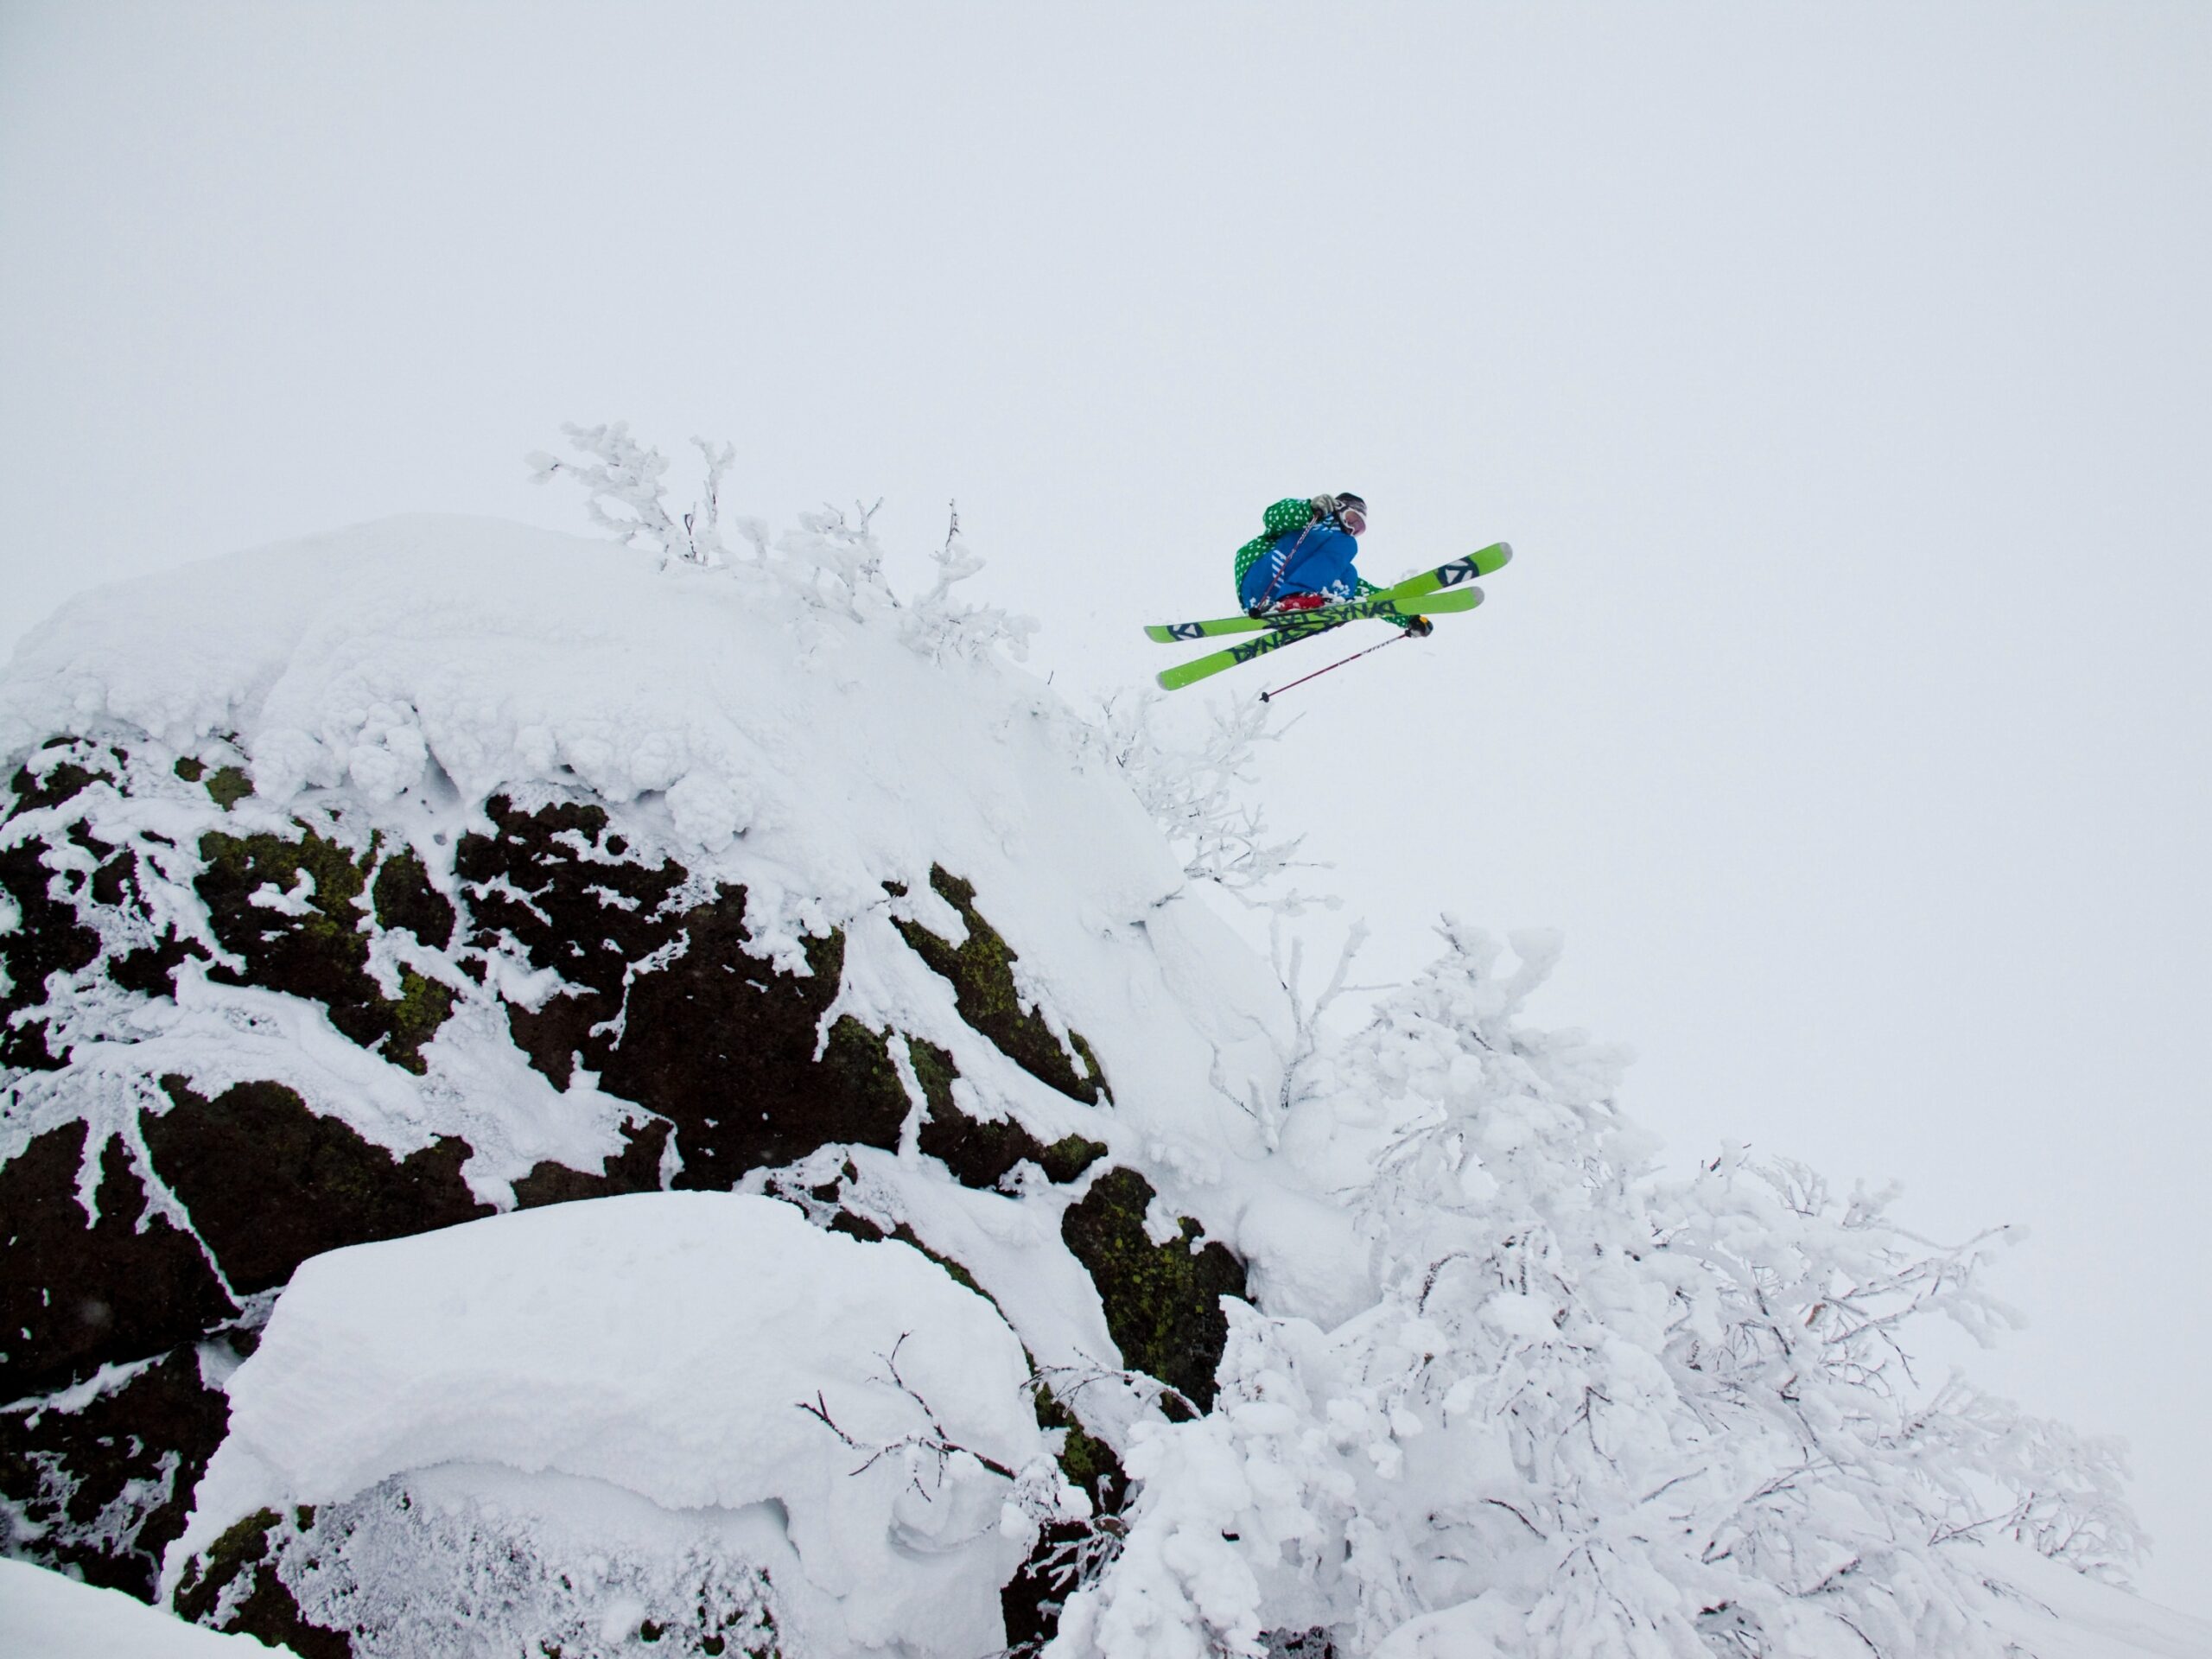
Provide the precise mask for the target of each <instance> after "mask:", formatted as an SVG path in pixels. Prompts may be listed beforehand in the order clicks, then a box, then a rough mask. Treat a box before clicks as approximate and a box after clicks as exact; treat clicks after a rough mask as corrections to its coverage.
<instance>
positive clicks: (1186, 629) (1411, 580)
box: [1145, 542, 1513, 645]
mask: <svg viewBox="0 0 2212 1659" xmlns="http://www.w3.org/2000/svg"><path fill="white" fill-rule="evenodd" d="M1512 556H1513V549H1512V548H1511V547H1510V545H1509V544H1507V543H1504V542H1493V543H1491V545H1490V546H1488V547H1486V548H1484V549H1483V550H1482V551H1480V552H1479V553H1470V554H1469V555H1468V556H1466V557H1465V558H1464V559H1454V560H1452V563H1449V564H1440V565H1438V566H1437V567H1436V569H1433V570H1424V571H1422V572H1421V574H1420V575H1417V576H1408V577H1407V578H1406V579H1405V580H1404V581H1403V582H1398V583H1396V584H1395V585H1394V586H1392V587H1389V588H1382V589H1379V590H1378V591H1376V592H1375V593H1371V594H1361V595H1360V596H1359V598H1357V599H1356V600H1354V601H1351V604H1350V605H1346V606H1335V605H1332V606H1327V607H1324V608H1323V609H1322V610H1319V611H1292V612H1288V613H1276V614H1274V615H1272V616H1259V617H1254V616H1224V617H1218V618H1216V619H1214V620H1211V621H1207V622H1154V623H1152V624H1151V625H1149V626H1147V628H1146V629H1145V636H1146V637H1147V639H1156V640H1158V641H1159V642H1160V644H1162V645H1174V644H1175V643H1177V642H1178V641H1179V640H1184V639H1215V638H1217V637H1218V636H1220V635H1222V634H1225V633H1262V632H1267V631H1268V630H1270V629H1273V628H1277V627H1280V626H1282V624H1283V620H1284V617H1285V616H1286V615H1287V616H1291V617H1297V618H1300V619H1304V618H1308V617H1315V616H1331V617H1337V616H1338V612H1339V611H1345V612H1350V614H1348V615H1344V616H1341V617H1338V620H1342V621H1346V622H1349V621H1352V620H1356V619H1357V618H1358V617H1361V616H1374V615H1378V614H1380V613H1378V612H1375V611H1359V610H1354V609H1353V608H1352V607H1355V606H1359V605H1371V604H1373V603H1374V602H1375V601H1377V600H1389V601H1398V600H1406V599H1416V598H1419V597H1420V596H1421V594H1433V593H1440V592H1442V591H1444V590H1446V589H1447V588H1456V587H1459V585H1461V584H1462V583H1464V582H1472V581H1473V580H1474V579H1475V578H1476V577H1477V576H1487V575H1491V573H1492V572H1494V571H1497V570H1500V569H1503V568H1504V566H1505V563H1506V561H1507V560H1509V559H1510V558H1511V557H1512Z"/></svg>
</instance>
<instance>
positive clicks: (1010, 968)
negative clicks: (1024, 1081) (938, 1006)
mask: <svg viewBox="0 0 2212 1659" xmlns="http://www.w3.org/2000/svg"><path fill="white" fill-rule="evenodd" d="M930 886H931V888H932V889H934V890H935V892H936V893H937V895H938V897H939V898H940V899H944V901H945V903H947V904H949V905H950V906H952V907H953V908H954V909H955V910H957V911H958V912H960V919H961V920H962V922H963V923H964V924H966V925H967V929H968V938H966V940H965V941H963V943H962V944H957V945H955V944H949V943H947V942H946V941H945V940H944V939H940V938H938V936H937V935H936V934H934V933H932V932H931V931H929V930H928V929H927V928H925V927H924V926H922V925H920V924H919V923H917V922H909V921H897V922H894V924H893V925H895V926H896V927H897V928H898V930H899V933H900V934H901V935H902V936H903V937H904V938H905V939H906V943H907V944H909V945H911V946H912V947H913V950H914V954H915V955H917V956H918V957H921V959H922V960H923V961H924V962H926V963H929V965H930V966H931V968H933V969H936V970H937V971H938V973H940V974H942V975H943V976H944V977H945V978H946V979H948V980H950V981H951V982H952V991H953V997H954V1001H955V1003H956V1005H957V1007H959V1009H960V1017H961V1018H962V1019H963V1020H966V1021H967V1022H968V1023H969V1025H971V1026H973V1027H975V1028H976V1030H977V1031H979V1032H981V1033H982V1034H983V1035H984V1036H986V1037H988V1038H989V1039H991V1041H992V1042H993V1043H995V1045H997V1046H998V1049H999V1052H1001V1053H1002V1054H1004V1055H1005V1056H1006V1057H1007V1058H1008V1059H1010V1060H1012V1061H1013V1062H1014V1064H1015V1065H1018V1066H1020V1068H1021V1069H1022V1070H1023V1071H1027V1073H1029V1075H1030V1076H1031V1077H1034V1078H1036V1079H1037V1080H1038V1081H1039V1083H1043V1084H1050V1085H1051V1086H1052V1088H1055V1089H1057V1090H1059V1091H1060V1092H1061V1093H1062V1094H1064V1095H1066V1096H1070V1097H1071V1098H1073V1099H1076V1100H1079V1101H1081V1102H1083V1103H1084V1105H1086V1106H1096V1104H1097V1103H1099V1101H1100V1100H1102V1099H1103V1098H1104V1097H1105V1096H1106V1078H1105V1074H1104V1073H1103V1072H1102V1071H1100V1070H1099V1069H1098V1061H1097V1058H1096V1056H1094V1055H1093V1054H1092V1053H1091V1052H1090V1044H1089V1043H1087V1042H1085V1041H1084V1039H1083V1036H1082V1033H1079V1032H1072V1031H1071V1032H1070V1033H1068V1040H1067V1043H1066V1044H1065V1046H1063V1045H1062V1043H1061V1041H1060V1039H1059V1038H1058V1036H1057V1035H1056V1034H1054V1033H1053V1031H1052V1027H1051V1026H1049V1025H1047V1024H1046V1022H1045V1020H1043V1019H1042V1018H1041V1017H1040V1016H1039V1014H1038V1013H1037V1011H1036V1009H1035V1008H1033V1007H1028V1006H1027V1005H1026V1004H1025V1003H1024V1002H1023V1001H1022V999H1021V993H1020V988H1019V987H1017V986H1016V985H1015V983H1014V963H1015V962H1016V961H1018V960H1019V959H1020V958H1019V957H1018V956H1017V954H1016V953H1015V951H1014V948H1013V947H1012V946H1011V945H1009V944H1007V942H1006V940H1005V939H1003V938H1001V937H1000V935H999V933H998V931H997V930H996V929H995V928H994V927H992V926H991V925H990V924H989V923H988V922H987V921H985V920H984V919H983V918H982V916H981V915H980V914H979V913H978V912H977V911H976V887H975V884H974V883H973V882H969V881H963V880H961V879H960V878H959V877H958V876H957V875H954V874H951V873H950V872H949V871H948V870H946V869H945V868H944V867H943V866H941V865H931V867H930ZM890 890H891V892H892V893H893V894H894V895H896V894H899V893H904V892H905V891H906V889H905V888H903V887H898V886H897V885H896V884H893V886H892V887H891V889H890ZM1071 1050H1072V1051H1073V1052H1072V1054H1071V1052H1070V1051H1071ZM1078 1060H1079V1061H1080V1062H1081V1063H1082V1065H1083V1067H1084V1071H1083V1072H1082V1073H1081V1074H1078V1073H1077V1071H1076V1064H1077V1061H1078Z"/></svg>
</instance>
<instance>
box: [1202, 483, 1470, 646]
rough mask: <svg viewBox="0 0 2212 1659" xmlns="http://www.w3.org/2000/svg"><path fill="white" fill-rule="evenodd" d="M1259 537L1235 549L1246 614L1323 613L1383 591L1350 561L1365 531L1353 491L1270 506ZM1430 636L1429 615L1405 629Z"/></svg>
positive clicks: (1241, 601)
mask: <svg viewBox="0 0 2212 1659" xmlns="http://www.w3.org/2000/svg"><path fill="white" fill-rule="evenodd" d="M1260 522H1261V524H1262V526H1263V528H1262V531H1261V532H1260V534H1258V535H1257V536H1255V537H1253V538H1252V539H1251V540H1250V541H1249V542H1247V543H1244V545H1243V546H1242V547H1240V548H1238V549H1237V550H1236V599H1237V602H1238V603H1239V604H1241V605H1242V606H1243V607H1244V613H1245V614H1246V615H1247V616H1268V615H1273V614H1276V613H1281V612H1284V611H1312V610H1319V608H1321V607H1323V606H1325V605H1341V604H1343V603H1344V601H1347V600H1351V599H1357V598H1358V597H1359V596H1360V595H1361V594H1372V593H1376V592H1377V591H1379V590H1378V589H1377V588H1376V586H1375V584H1374V583H1373V582H1365V581H1363V580H1362V579H1361V577H1360V574H1359V572H1358V571H1357V570H1356V569H1353V568H1352V561H1353V560H1354V559H1356V558H1357V557H1358V556H1359V542H1358V540H1357V538H1358V537H1360V536H1362V535H1363V534H1364V533H1365V532H1366V530H1367V503H1366V502H1365V501H1364V500H1363V499H1361V498H1360V497H1358V496H1357V495H1355V494H1353V493H1351V491H1350V490H1344V491H1340V492H1339V493H1337V494H1335V495H1317V496H1314V497H1313V498H1311V499H1306V500H1301V499H1299V498H1298V497H1296V496H1292V497H1290V498H1289V499H1287V500H1282V501H1278V502H1276V503H1275V504H1274V505H1273V506H1271V507H1269V508H1268V510H1267V512H1266V513H1265V514H1264V515H1262V518H1261V521H1260ZM1402 626H1404V627H1405V628H1406V630H1407V631H1408V632H1411V633H1414V634H1426V633H1427V632H1429V630H1430V629H1431V627H1432V626H1433V624H1432V623H1430V621H1429V620H1428V619H1427V618H1426V617H1410V618H1408V619H1407V620H1406V621H1405V622H1404V623H1403V624H1402Z"/></svg>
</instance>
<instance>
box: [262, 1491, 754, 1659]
mask: <svg viewBox="0 0 2212 1659" xmlns="http://www.w3.org/2000/svg"><path fill="white" fill-rule="evenodd" d="M514 1484H515V1485H516V1487H517V1489H518V1493H519V1494H521V1495H522V1496H523V1497H524V1499H525V1501H524V1502H520V1503H518V1502H514V1501H508V1502H501V1501H499V1497H496V1496H493V1495H489V1494H486V1493H482V1492H477V1491H469V1490H467V1484H466V1483H465V1482H457V1481H454V1480H450V1479H448V1480H441V1479H440V1478H437V1476H436V1475H435V1473H434V1474H432V1475H429V1476H419V1477H417V1478H415V1479H413V1480H412V1481H410V1480H407V1479H404V1478H394V1479H391V1480H387V1481H385V1482H384V1483H383V1484H380V1485H378V1486H376V1487H373V1488H372V1489H371V1490H369V1491H365V1492H363V1493H362V1494H360V1495H359V1497H354V1498H351V1499H348V1500H347V1501H346V1502H345V1503H334V1504H326V1505H324V1506H323V1507H321V1509H319V1510H313V1511H308V1512H305V1513H306V1514H307V1516H308V1525H307V1527H306V1528H305V1529H304V1530H294V1529H289V1528H277V1529H272V1534H273V1536H274V1539H275V1560H274V1561H273V1567H274V1569H275V1571H276V1572H277V1574H278V1575H279V1577H280V1578H281V1579H282V1580H283V1582H284V1584H285V1586H287V1588H288V1589H289V1592H290V1593H291V1594H292V1596H293V1598H294V1599H295V1600H296V1603H297V1605H298V1606H299V1611H300V1614H301V1617H302V1618H303V1619H304V1620H305V1621H306V1622H307V1623H308V1624H311V1625H316V1626H320V1627H321V1628H322V1629H325V1630H344V1631H346V1632H347V1633H348V1636H349V1639H350V1641H351V1643H352V1647H353V1654H354V1656H355V1659H448V1656H450V1659H463V1656H474V1655H478V1654H494V1653H497V1654H550V1653H558V1654H560V1655H562V1656H563V1659H594V1656H613V1655H615V1654H620V1653H632V1652H635V1651H637V1650H638V1649H637V1645H636V1644H637V1643H638V1642H639V1640H640V1639H641V1638H642V1639H643V1640H645V1641H646V1642H650V1643H655V1644H657V1645H656V1647H655V1648H654V1649H653V1650H654V1651H658V1652H662V1653H667V1654H670V1655H672V1656H673V1655H686V1654H691V1655H708V1654H730V1655H739V1654H771V1653H774V1652H777V1651H779V1643H778V1641H777V1626H778V1624H779V1612H780V1608H779V1605H778V1602H777V1599H776V1596H775V1594H774V1592H773V1590H772V1588H771V1586H770V1585H769V1582H768V1579H767V1575H766V1573H764V1572H763V1571H762V1570H761V1569H760V1567H758V1566H756V1565H753V1563H752V1562H751V1561H749V1560H747V1549H746V1545H747V1543H748V1542H756V1541H755V1540H753V1539H751V1538H748V1537H747V1536H746V1535H744V1534H745V1530H746V1529H745V1527H744V1523H745V1522H747V1521H748V1520H749V1519H750V1517H747V1516H738V1517H734V1518H731V1519H728V1520H724V1521H722V1522H721V1529H720V1530H716V1529H714V1528H712V1527H709V1526H707V1525H705V1524H703V1523H702V1524H699V1525H697V1526H696V1527H695V1528H694V1529H693V1534H692V1535H690V1536H685V1535H683V1525H682V1522H680V1521H679V1520H677V1518H675V1517H671V1516H664V1515H661V1514H658V1513H655V1512H653V1511H652V1510H650V1508H649V1507H648V1506H646V1505H645V1504H642V1503H638V1502H637V1501H636V1500H635V1499H632V1498H629V1497H628V1495H627V1494H626V1493H615V1492H612V1491H607V1492H590V1491H588V1490H587V1489H586V1488H585V1487H584V1485H583V1484H582V1483H577V1484H576V1485H575V1492H576V1493H577V1494H578V1495H579V1503H580V1509H579V1513H578V1515H577V1516H575V1517H574V1518H557V1519H556V1518H553V1517H550V1516H544V1515H541V1514H534V1513H532V1510H531V1505H530V1504H529V1503H528V1502H527V1501H526V1499H527V1497H529V1496H530V1493H529V1491H528V1489H527V1488H525V1487H524V1486H523V1485H522V1484H521V1483H519V1482H516V1483H514ZM448 1489H450V1490H448ZM579 1522H582V1524H581V1525H580V1524H579ZM765 1528H766V1522H760V1523H758V1524H756V1525H754V1526H753V1528H752V1530H753V1531H754V1532H762V1531H763V1530H764V1529H765Z"/></svg>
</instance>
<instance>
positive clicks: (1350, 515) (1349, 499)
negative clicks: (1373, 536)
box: [1337, 490, 1367, 536]
mask: <svg viewBox="0 0 2212 1659" xmlns="http://www.w3.org/2000/svg"><path fill="white" fill-rule="evenodd" d="M1337 522H1338V523H1339V524H1342V525H1343V526H1344V528H1345V529H1346V530H1348V531H1351V533H1352V534H1353V535H1355V536H1358V535H1362V534H1364V533H1365V531H1366V530H1367V502H1366V499H1364V498H1363V497H1361V496H1357V495H1354V494H1353V493H1351V491H1350V490H1338V492H1337Z"/></svg>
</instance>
